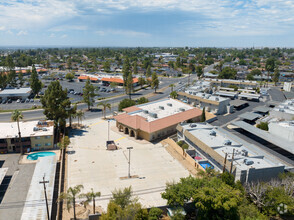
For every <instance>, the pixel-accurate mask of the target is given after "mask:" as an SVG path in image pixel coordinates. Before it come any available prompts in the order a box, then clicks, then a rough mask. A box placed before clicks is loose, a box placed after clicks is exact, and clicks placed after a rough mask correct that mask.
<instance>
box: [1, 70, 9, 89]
mask: <svg viewBox="0 0 294 220" xmlns="http://www.w3.org/2000/svg"><path fill="white" fill-rule="evenodd" d="M6 86H7V75H6V74H5V73H4V72H0V88H1V89H5V88H6Z"/></svg>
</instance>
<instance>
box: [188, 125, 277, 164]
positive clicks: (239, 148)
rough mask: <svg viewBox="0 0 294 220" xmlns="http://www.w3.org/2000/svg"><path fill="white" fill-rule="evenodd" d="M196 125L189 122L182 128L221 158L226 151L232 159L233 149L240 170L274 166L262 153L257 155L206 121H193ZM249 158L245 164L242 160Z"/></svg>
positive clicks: (229, 158) (228, 157)
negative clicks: (247, 163) (248, 163)
mask: <svg viewBox="0 0 294 220" xmlns="http://www.w3.org/2000/svg"><path fill="white" fill-rule="evenodd" d="M194 125H196V127H190V124H187V125H183V128H184V129H187V130H188V131H189V132H190V133H191V134H192V135H193V136H195V137H196V138H197V139H199V140H200V141H201V142H203V143H205V144H206V145H207V146H209V147H211V148H212V149H214V150H215V151H216V152H217V153H218V154H219V155H221V156H222V157H223V158H224V157H225V154H226V153H227V159H228V160H229V161H231V160H232V154H233V150H235V153H234V162H235V161H236V162H235V163H234V165H235V166H237V167H238V168H239V169H241V170H247V169H248V168H257V169H258V168H266V167H274V166H276V164H274V163H271V162H270V161H268V160H265V159H264V156H263V155H257V154H256V153H254V152H252V151H250V150H249V149H248V148H247V147H246V146H244V145H242V144H241V143H239V142H237V141H235V140H233V139H232V138H230V137H228V136H227V135H226V134H224V133H222V132H221V131H220V130H218V128H217V127H214V126H212V125H210V124H206V123H196V124H195V123H194ZM245 159H247V160H250V161H252V162H253V163H252V164H251V165H246V164H245V163H244V160H245Z"/></svg>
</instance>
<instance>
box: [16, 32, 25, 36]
mask: <svg viewBox="0 0 294 220" xmlns="http://www.w3.org/2000/svg"><path fill="white" fill-rule="evenodd" d="M27 34H28V32H27V31H19V32H18V33H17V34H16V35H18V36H21V35H27Z"/></svg>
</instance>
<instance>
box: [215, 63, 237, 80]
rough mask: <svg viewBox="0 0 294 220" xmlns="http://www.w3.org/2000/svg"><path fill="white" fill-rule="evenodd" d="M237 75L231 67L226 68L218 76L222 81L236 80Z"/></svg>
mask: <svg viewBox="0 0 294 220" xmlns="http://www.w3.org/2000/svg"><path fill="white" fill-rule="evenodd" d="M236 75H237V71H236V70H235V69H233V68H231V67H228V66H227V67H225V68H223V70H222V71H221V73H220V74H219V75H218V78H220V79H235V78H236Z"/></svg>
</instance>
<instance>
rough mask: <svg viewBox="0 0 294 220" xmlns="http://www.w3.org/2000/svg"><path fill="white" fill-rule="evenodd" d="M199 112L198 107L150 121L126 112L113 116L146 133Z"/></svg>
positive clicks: (187, 118) (198, 114) (191, 116)
mask: <svg viewBox="0 0 294 220" xmlns="http://www.w3.org/2000/svg"><path fill="white" fill-rule="evenodd" d="M201 114H202V111H201V110H200V109H197V108H193V109H190V110H187V111H185V112H179V113H176V114H174V115H171V116H167V117H164V118H161V119H157V120H154V121H151V122H148V121H146V118H143V117H142V116H139V115H129V114H127V113H124V114H121V115H117V116H114V118H115V120H117V121H118V122H119V123H121V124H124V125H126V126H128V127H130V128H134V129H140V130H141V131H145V132H147V133H153V132H155V131H159V130H162V129H164V128H167V127H170V126H173V125H176V124H178V123H180V122H183V121H186V120H189V119H191V118H195V117H199V116H201Z"/></svg>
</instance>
